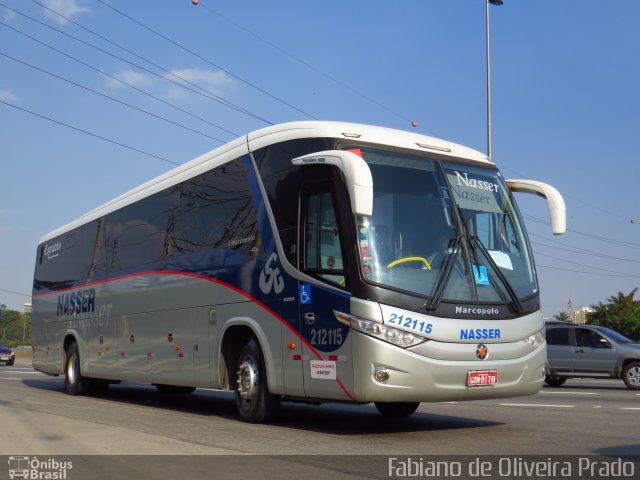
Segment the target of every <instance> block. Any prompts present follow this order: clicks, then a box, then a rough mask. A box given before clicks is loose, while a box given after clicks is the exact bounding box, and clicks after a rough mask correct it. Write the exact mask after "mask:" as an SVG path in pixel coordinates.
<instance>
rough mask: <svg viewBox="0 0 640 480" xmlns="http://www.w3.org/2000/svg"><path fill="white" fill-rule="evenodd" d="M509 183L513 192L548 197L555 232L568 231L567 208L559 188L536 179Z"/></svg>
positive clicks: (509, 181) (510, 181) (552, 228)
mask: <svg viewBox="0 0 640 480" xmlns="http://www.w3.org/2000/svg"><path fill="white" fill-rule="evenodd" d="M507 185H508V186H509V189H510V190H511V191H512V192H523V193H533V194H534V195H540V196H541V197H544V198H546V199H547V203H548V204H549V215H550V217H551V230H552V231H553V234H554V235H562V234H563V233H565V232H566V231H567V208H566V206H565V204H564V199H563V198H562V195H560V192H558V190H556V189H555V188H553V187H552V186H551V185H548V184H546V183H543V182H538V181H535V180H520V179H517V180H507Z"/></svg>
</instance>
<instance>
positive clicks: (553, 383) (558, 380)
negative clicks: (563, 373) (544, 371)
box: [544, 375, 567, 387]
mask: <svg viewBox="0 0 640 480" xmlns="http://www.w3.org/2000/svg"><path fill="white" fill-rule="evenodd" d="M566 381H567V379H566V378H564V377H556V376H555V375H547V376H546V377H544V383H546V384H547V385H549V386H550V387H560V386H561V385H563V384H564V382H566Z"/></svg>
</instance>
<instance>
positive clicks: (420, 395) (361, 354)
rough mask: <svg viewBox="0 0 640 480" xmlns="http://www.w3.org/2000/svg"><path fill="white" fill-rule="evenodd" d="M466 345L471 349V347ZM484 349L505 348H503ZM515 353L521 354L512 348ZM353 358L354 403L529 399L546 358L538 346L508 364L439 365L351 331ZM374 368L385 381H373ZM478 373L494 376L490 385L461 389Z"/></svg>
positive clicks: (448, 362) (497, 346)
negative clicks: (383, 374)
mask: <svg viewBox="0 0 640 480" xmlns="http://www.w3.org/2000/svg"><path fill="white" fill-rule="evenodd" d="M460 345H461V344H458V343H455V344H451V348H452V349H458V348H460ZM467 345H468V348H469V349H471V348H473V349H475V344H473V345H471V344H467ZM512 345H514V346H515V345H516V344H512ZM445 347H446V345H445ZM489 347H490V348H494V349H500V348H504V349H506V348H509V346H508V345H504V344H490V345H489ZM516 350H522V349H521V348H520V347H519V346H518V348H516ZM353 358H354V370H353V373H354V377H353V382H354V388H353V392H352V393H353V396H354V400H355V401H358V402H444V401H461V400H479V399H489V398H506V397H515V396H521V395H532V394H535V393H537V392H538V391H539V390H540V389H541V388H542V385H543V383H544V374H545V363H546V359H547V355H546V348H545V347H544V346H542V347H539V348H536V349H534V350H532V351H528V352H527V353H526V354H523V355H521V356H518V357H516V358H511V359H505V358H500V356H499V355H496V356H495V358H499V359H494V360H490V359H488V360H484V361H481V360H471V359H469V358H468V357H467V358H465V359H464V360H459V361H457V360H451V359H447V360H439V359H434V358H430V357H426V356H424V355H420V354H417V353H415V352H412V351H410V350H406V349H402V348H398V347H395V346H393V345H390V344H388V343H385V342H382V341H380V340H377V339H375V338H372V337H369V336H368V335H364V334H361V333H359V332H353ZM462 358H464V357H462ZM380 369H384V370H386V372H387V373H388V374H389V378H388V380H387V381H385V382H380V381H377V380H376V379H375V372H376V371H377V370H380ZM484 370H495V371H497V372H498V378H499V380H498V383H497V384H496V385H490V386H476V387H469V386H467V384H466V383H467V375H468V372H470V371H484Z"/></svg>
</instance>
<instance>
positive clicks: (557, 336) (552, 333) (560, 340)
mask: <svg viewBox="0 0 640 480" xmlns="http://www.w3.org/2000/svg"><path fill="white" fill-rule="evenodd" d="M547 343H548V344H549V345H570V342H569V329H568V328H562V327H560V328H549V329H547Z"/></svg>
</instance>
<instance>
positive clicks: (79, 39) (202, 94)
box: [0, 3, 271, 136]
mask: <svg viewBox="0 0 640 480" xmlns="http://www.w3.org/2000/svg"><path fill="white" fill-rule="evenodd" d="M0 6H2V7H5V8H7V9H9V10H11V11H13V12H15V13H17V14H19V15H22V16H24V17H25V18H28V19H29V20H32V21H33V22H36V23H38V24H40V25H42V26H44V27H46V28H49V29H51V30H53V31H55V32H57V33H59V34H61V35H64V36H66V37H68V38H71V39H73V40H75V41H77V42H79V43H82V44H83V45H86V46H88V47H90V48H93V49H95V50H98V51H99V52H102V53H104V54H106V55H109V56H111V57H113V58H115V59H117V60H120V61H122V62H125V63H128V64H129V65H131V66H133V67H136V68H138V69H140V70H142V71H145V72H147V73H149V74H151V75H153V76H155V77H157V78H160V79H162V80H165V81H167V82H170V83H172V84H174V85H177V86H178V87H181V88H184V89H186V90H189V91H191V92H193V93H196V94H197V95H201V96H203V97H204V98H207V99H209V100H211V101H214V102H216V103H218V104H220V105H224V106H226V107H228V108H231V109H233V110H236V111H238V112H240V113H244V114H245V115H249V116H252V117H254V118H256V119H258V120H262V121H264V122H265V123H268V124H271V122H269V121H268V120H264V119H263V118H262V117H259V116H258V115H255V114H253V113H251V112H246V111H242V110H240V109H239V108H236V107H235V106H231V105H229V104H227V103H224V102H221V101H220V100H218V99H216V98H212V97H210V96H208V95H205V94H204V93H202V92H199V91H197V90H194V89H192V88H190V87H187V86H185V85H182V84H180V83H178V82H176V81H175V80H171V79H170V78H167V77H164V76H162V75H160V74H158V73H156V72H154V71H152V70H149V69H148V68H145V67H143V66H141V65H138V64H136V63H133V62H131V61H129V60H127V59H125V58H122V57H120V56H118V55H116V54H114V53H111V52H109V51H107V50H104V49H103V48H100V47H98V46H96V45H93V44H91V43H89V42H87V41H85V40H82V39H81V38H78V37H76V36H74V35H71V34H69V33H66V32H63V31H62V30H59V29H57V28H55V27H52V26H51V25H47V24H46V23H44V22H41V21H40V20H37V19H35V18H33V17H31V16H29V15H27V14H24V13H22V12H19V11H17V10H15V9H13V8H11V7H7V6H6V5H4V4H2V3H0ZM3 23H4V22H3ZM5 25H7V24H6V23H5ZM7 26H8V25H7ZM10 28H11V27H10ZM216 127H217V128H219V129H220V130H222V131H224V132H227V133H229V134H231V135H235V136H238V134H236V133H233V132H231V131H230V130H227V129H226V128H224V127H221V126H219V125H216Z"/></svg>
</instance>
